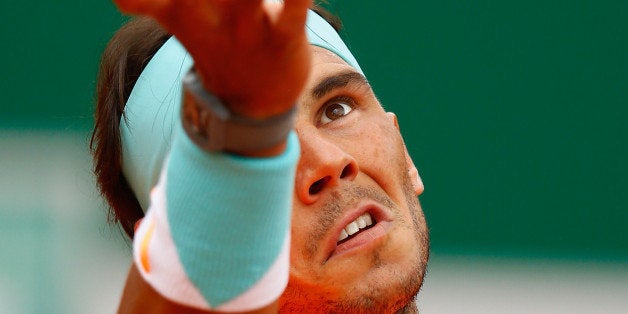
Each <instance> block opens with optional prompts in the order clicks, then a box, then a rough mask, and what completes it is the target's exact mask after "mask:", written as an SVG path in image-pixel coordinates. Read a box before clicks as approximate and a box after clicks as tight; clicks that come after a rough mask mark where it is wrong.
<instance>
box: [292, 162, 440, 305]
mask: <svg viewBox="0 0 628 314" xmlns="http://www.w3.org/2000/svg"><path fill="white" fill-rule="evenodd" d="M403 188H404V193H405V196H406V203H407V204H406V205H407V206H408V209H409V211H410V215H411V219H412V221H411V222H407V219H404V218H403V217H402V216H401V212H400V209H399V208H398V207H397V206H395V204H394V203H393V202H392V200H391V199H390V198H389V197H388V196H387V195H385V194H383V193H381V192H379V191H377V190H375V189H373V188H365V187H361V186H353V187H351V188H346V189H344V190H343V191H341V192H338V191H334V192H332V193H331V194H330V200H328V201H327V202H326V203H325V206H324V207H323V208H322V209H321V215H319V220H318V222H317V228H316V229H314V230H313V231H312V232H310V234H309V235H307V239H308V241H307V245H306V247H305V253H306V254H309V255H310V256H314V254H315V253H316V249H317V243H320V240H321V239H322V238H323V237H324V235H325V234H326V232H327V231H328V230H329V228H330V227H331V226H332V225H333V223H334V222H335V221H336V220H337V219H338V218H339V217H340V215H341V214H342V209H343V208H345V206H346V205H348V204H354V203H356V202H357V200H361V199H372V200H375V201H377V202H379V203H381V204H382V205H384V206H387V207H388V208H391V209H392V210H393V211H394V213H395V218H396V219H397V220H398V221H401V222H403V224H404V225H405V226H406V227H407V228H412V229H413V234H414V240H415V241H416V243H417V245H418V247H419V248H422V249H423V252H412V254H417V256H415V259H414V260H413V263H412V265H411V267H409V268H408V269H393V270H392V271H389V272H388V274H389V276H388V278H387V280H386V282H385V283H384V282H382V281H378V282H377V283H373V284H370V285H368V287H366V289H363V292H362V293H360V294H359V295H354V296H351V297H344V298H342V299H332V298H330V297H329V296H327V295H321V294H316V292H313V291H317V290H316V289H312V287H306V288H304V287H302V286H301V285H300V284H299V283H295V282H294V281H293V280H290V282H289V283H288V288H287V289H286V292H285V293H284V296H283V297H282V298H281V308H280V312H281V313H287V312H296V311H307V312H321V313H322V312H324V313H418V311H417V307H416V303H415V298H416V295H417V294H418V292H419V290H420V289H421V286H422V284H423V278H424V275H425V270H426V268H427V261H428V259H429V236H428V233H427V225H426V223H425V218H424V215H423V212H422V210H421V206H420V204H419V201H418V198H417V197H416V195H415V194H414V189H413V188H412V184H411V180H410V177H409V176H408V175H407V174H406V178H404V180H403ZM372 258H373V267H374V268H381V267H384V265H382V264H383V261H382V260H381V257H380V250H379V249H378V250H375V251H374V252H373V256H372ZM308 286H309V285H308ZM365 286H366V285H365ZM362 288H365V287H362ZM318 291H325V289H320V290H318Z"/></svg>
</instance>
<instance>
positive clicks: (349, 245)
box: [330, 221, 390, 258]
mask: <svg viewBox="0 0 628 314" xmlns="http://www.w3.org/2000/svg"><path fill="white" fill-rule="evenodd" d="M389 225H390V222H388V221H380V222H378V223H377V224H375V226H373V227H371V228H369V229H367V230H364V231H362V232H360V233H359V234H358V235H356V236H355V237H353V238H352V239H350V240H349V241H347V242H344V243H342V244H339V245H338V246H336V249H335V250H334V251H333V252H332V253H331V256H330V258H332V257H334V256H337V255H341V254H346V253H348V252H351V251H355V250H359V249H367V247H368V246H369V244H372V243H375V241H376V240H377V239H380V238H382V237H383V236H385V235H386V230H387V229H388V227H389Z"/></svg>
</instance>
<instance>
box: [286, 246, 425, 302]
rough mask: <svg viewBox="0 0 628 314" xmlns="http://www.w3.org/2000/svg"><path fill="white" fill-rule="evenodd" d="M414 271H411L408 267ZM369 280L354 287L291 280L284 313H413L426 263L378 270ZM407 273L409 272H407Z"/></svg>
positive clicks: (353, 284) (414, 262)
mask: <svg viewBox="0 0 628 314" xmlns="http://www.w3.org/2000/svg"><path fill="white" fill-rule="evenodd" d="M408 263H409V264H412V265H413V266H412V267H407V266H408V265H407V264H408ZM373 270H374V272H372V273H371V274H368V275H366V276H368V278H366V277H364V278H362V280H358V281H357V282H355V281H354V282H351V283H340V282H338V280H335V282H329V281H326V282H320V281H317V282H310V281H307V282H306V281H305V280H302V279H300V278H294V277H293V276H291V277H290V281H289V283H288V287H287V288H286V291H285V292H284V294H283V295H282V296H281V298H280V300H279V301H280V302H279V303H280V310H279V312H280V313H396V312H399V313H413V312H415V311H416V305H415V302H414V301H415V298H416V295H417V293H418V292H419V290H420V288H421V285H422V282H423V276H424V273H425V263H423V262H422V259H421V258H420V257H418V256H417V259H416V260H413V261H405V262H404V263H402V265H399V264H394V265H389V266H383V265H378V266H374V269H373ZM403 270H405V271H403Z"/></svg>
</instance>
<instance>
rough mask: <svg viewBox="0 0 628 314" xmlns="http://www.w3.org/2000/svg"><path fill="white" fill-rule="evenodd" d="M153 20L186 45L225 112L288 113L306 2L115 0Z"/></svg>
mask: <svg viewBox="0 0 628 314" xmlns="http://www.w3.org/2000/svg"><path fill="white" fill-rule="evenodd" d="M114 2H115V3H116V5H117V6H118V7H119V8H120V10H121V11H123V12H126V13H129V14H139V15H146V16H151V17H153V18H155V19H156V20H157V21H158V22H159V23H161V24H162V25H163V26H164V27H165V28H166V29H167V30H168V31H169V32H170V33H172V34H173V35H175V36H176V37H177V39H179V41H180V42H181V43H182V44H183V45H184V46H185V47H186V49H187V50H188V51H189V52H190V54H191V55H192V57H193V58H194V62H195V67H196V70H197V71H198V73H199V75H200V76H201V78H202V80H203V85H204V86H205V88H206V89H207V90H208V91H210V92H211V93H213V94H214V95H216V96H218V98H220V99H221V100H222V101H223V102H225V103H226V104H227V105H228V106H229V107H230V109H231V110H232V111H233V112H235V113H238V114H242V115H246V116H249V117H256V118H264V117H268V116H272V115H276V114H279V113H283V112H285V111H287V110H289V109H290V108H291V107H292V106H293V105H294V102H295V100H296V99H297V97H298V96H299V94H300V92H301V90H302V88H303V86H304V85H305V82H306V80H307V76H308V71H309V66H310V50H309V49H310V48H309V44H308V42H307V38H306V36H305V31H304V27H305V20H306V15H307V8H308V7H309V5H310V4H311V0H285V1H284V2H283V4H282V3H277V2H264V1H262V0H114Z"/></svg>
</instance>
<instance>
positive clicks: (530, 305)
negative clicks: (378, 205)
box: [0, 0, 628, 313]
mask: <svg viewBox="0 0 628 314" xmlns="http://www.w3.org/2000/svg"><path fill="white" fill-rule="evenodd" d="M328 7H329V8H330V9H331V11H333V12H335V13H337V14H338V15H340V16H341V17H342V19H343V21H344V23H345V30H344V32H343V35H344V37H345V38H347V41H348V42H349V45H350V47H351V48H352V50H353V51H354V53H355V55H356V57H357V58H358V60H359V61H360V63H361V65H362V67H363V69H364V70H365V72H366V74H367V76H368V78H369V79H370V81H371V83H372V85H373V86H374V89H375V91H376V93H377V94H378V96H379V97H380V100H381V101H382V103H383V104H384V105H385V106H386V107H387V108H388V109H390V110H392V111H395V112H396V113H397V114H398V117H399V120H400V124H401V128H402V131H403V133H404V136H405V137H406V141H407V145H408V149H409V151H410V154H411V155H412V156H413V159H414V160H415V163H416V164H417V166H418V167H419V171H420V173H421V175H422V178H423V180H424V183H425V185H426V191H425V193H424V195H423V196H422V197H421V201H422V204H423V207H424V211H425V213H426V216H427V219H428V223H429V226H430V234H431V240H432V252H433V253H432V261H431V265H430V271H429V273H428V277H427V280H426V283H425V286H424V292H423V295H422V296H421V299H420V302H421V308H422V309H423V312H424V313H447V312H449V313H456V312H461V313H504V312H508V313H514V312H518V311H519V312H521V313H526V312H528V311H535V312H546V313H568V312H570V313H573V312H574V310H575V312H578V311H579V310H580V311H581V313H590V311H588V310H587V309H588V308H587V307H586V306H587V305H595V307H591V309H594V310H593V312H599V313H610V312H614V311H617V312H618V313H619V312H621V309H622V308H623V310H625V309H626V308H628V301H623V299H624V298H625V296H626V295H628V233H627V231H626V230H627V228H628V196H627V195H626V189H627V188H628V179H627V178H628V166H627V162H626V161H627V160H628V139H627V137H628V123H627V122H626V117H627V116H628V2H627V1H625V0H623V1H597V2H595V1H583V0H576V1H494V0H493V1H488V0H481V1H472V2H467V1H391V2H382V1H378V2H376V1H358V0H351V1H349V0H344V1H332V3H331V4H329V5H328ZM0 17H1V19H0V25H1V26H2V30H3V35H4V42H3V44H2V49H1V50H0V54H1V55H0V60H1V61H0V62H2V64H1V66H0V71H2V72H1V73H2V84H1V85H0V88H1V90H0V92H1V94H2V95H3V101H2V104H1V107H0V145H2V148H1V149H0V206H1V207H0V227H1V229H0V230H1V231H0V245H1V246H0V313H5V312H6V313H43V312H46V313H101V312H102V313H108V312H111V311H113V309H114V308H115V305H116V304H115V303H116V302H117V298H118V296H119V293H120V291H121V288H122V285H123V281H124V276H125V273H124V272H125V271H126V268H127V267H128V263H129V254H130V253H129V249H128V246H127V245H126V244H125V243H124V241H123V240H122V239H121V236H120V235H119V232H118V230H117V229H115V228H111V227H108V226H106V225H105V223H104V221H105V215H104V213H103V212H104V206H103V204H102V201H100V200H99V199H98V196H97V193H96V192H95V191H94V188H93V181H92V179H91V177H90V173H89V171H90V164H89V162H90V161H89V156H88V151H87V142H88V136H89V130H90V128H91V126H92V123H93V120H92V111H93V102H92V99H93V92H94V85H95V76H96V71H97V67H98V59H99V55H100V53H101V51H102V50H103V48H104V46H105V44H106V42H107V40H108V39H109V38H110V37H111V35H112V33H113V32H114V31H115V30H116V29H117V28H118V27H119V26H120V25H121V24H122V23H123V22H124V21H125V18H124V17H122V16H121V15H120V14H119V13H118V12H117V11H116V9H115V7H114V6H113V5H112V4H111V3H110V2H108V1H94V0H88V1H68V0H61V1H57V2H54V3H52V2H51V3H46V2H42V3H35V2H25V3H19V4H18V3H11V4H8V5H5V9H4V10H3V12H2V13H0ZM561 293H562V294H561ZM596 293H597V294H596ZM500 302H501V303H500ZM500 304H501V305H500ZM569 304H571V306H572V307H568V306H570V305H569ZM574 304H575V305H577V306H573V305H574ZM500 306H501V307H500ZM535 306H537V307H535ZM564 306H567V307H564ZM504 309H508V310H504Z"/></svg>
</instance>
